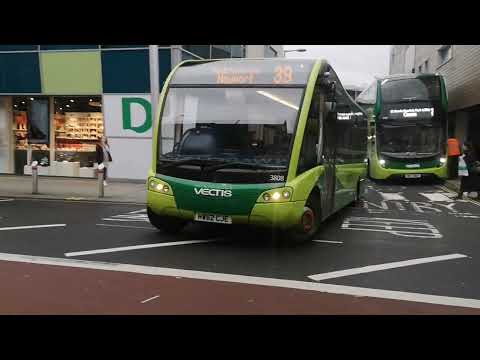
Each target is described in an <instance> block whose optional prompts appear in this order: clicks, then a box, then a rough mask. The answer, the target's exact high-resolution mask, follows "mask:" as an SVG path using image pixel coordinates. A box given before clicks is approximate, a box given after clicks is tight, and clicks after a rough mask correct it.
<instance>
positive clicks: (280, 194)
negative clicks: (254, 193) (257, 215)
mask: <svg viewBox="0 0 480 360" xmlns="http://www.w3.org/2000/svg"><path fill="white" fill-rule="evenodd" d="M292 193H293V189H292V188H289V187H286V188H281V189H272V190H269V191H265V192H264V193H263V194H262V195H261V196H260V199H259V201H260V202H286V201H290V199H291V198H292Z"/></svg>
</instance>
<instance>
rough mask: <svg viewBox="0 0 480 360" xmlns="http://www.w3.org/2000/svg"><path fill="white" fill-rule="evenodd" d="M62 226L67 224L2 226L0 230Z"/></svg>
mask: <svg viewBox="0 0 480 360" xmlns="http://www.w3.org/2000/svg"><path fill="white" fill-rule="evenodd" d="M62 226H67V224H51V225H29V226H12V227H3V228H0V231H7V230H23V229H39V228H50V227H62Z"/></svg>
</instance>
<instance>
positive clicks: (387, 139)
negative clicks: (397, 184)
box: [356, 74, 448, 180]
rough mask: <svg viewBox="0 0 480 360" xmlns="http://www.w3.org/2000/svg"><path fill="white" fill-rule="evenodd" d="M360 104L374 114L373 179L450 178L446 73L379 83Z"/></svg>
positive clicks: (398, 77)
mask: <svg viewBox="0 0 480 360" xmlns="http://www.w3.org/2000/svg"><path fill="white" fill-rule="evenodd" d="M356 101H357V103H358V104H359V105H360V106H361V107H363V108H364V110H365V111H366V112H367V113H368V114H369V119H370V122H369V125H370V126H369V136H368V139H369V156H368V158H369V166H368V170H369V176H370V177H371V178H373V179H379V180H385V179H393V178H425V177H426V178H432V179H435V178H437V179H438V178H439V179H445V178H446V177H447V164H446V162H447V129H448V128H447V111H448V104H447V93H446V90H445V83H444V80H443V77H442V76H441V75H436V74H406V75H392V76H387V77H385V78H382V79H377V80H375V81H374V82H373V83H372V85H371V86H370V87H369V88H367V89H366V90H365V91H364V92H362V93H361V94H360V95H359V96H358V98H357V100H356Z"/></svg>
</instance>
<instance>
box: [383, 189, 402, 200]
mask: <svg viewBox="0 0 480 360" xmlns="http://www.w3.org/2000/svg"><path fill="white" fill-rule="evenodd" d="M378 193H379V194H380V195H381V196H382V198H383V200H385V201H391V200H397V201H408V199H407V198H406V197H405V196H403V195H402V193H384V192H380V191H379V192H378Z"/></svg>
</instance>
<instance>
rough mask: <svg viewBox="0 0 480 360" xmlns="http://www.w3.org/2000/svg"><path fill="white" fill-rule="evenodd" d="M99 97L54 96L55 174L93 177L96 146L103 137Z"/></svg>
mask: <svg viewBox="0 0 480 360" xmlns="http://www.w3.org/2000/svg"><path fill="white" fill-rule="evenodd" d="M101 100H102V99H101V97H98V96H97V97H95V96H81V97H55V98H54V109H55V110H54V119H53V121H54V131H55V162H54V163H53V169H54V171H55V174H54V175H57V176H75V177H94V176H95V169H94V168H95V166H96V165H95V164H96V159H95V157H96V144H97V142H98V140H99V139H100V138H101V137H102V136H103V135H104V122H103V113H102V102H101Z"/></svg>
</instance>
